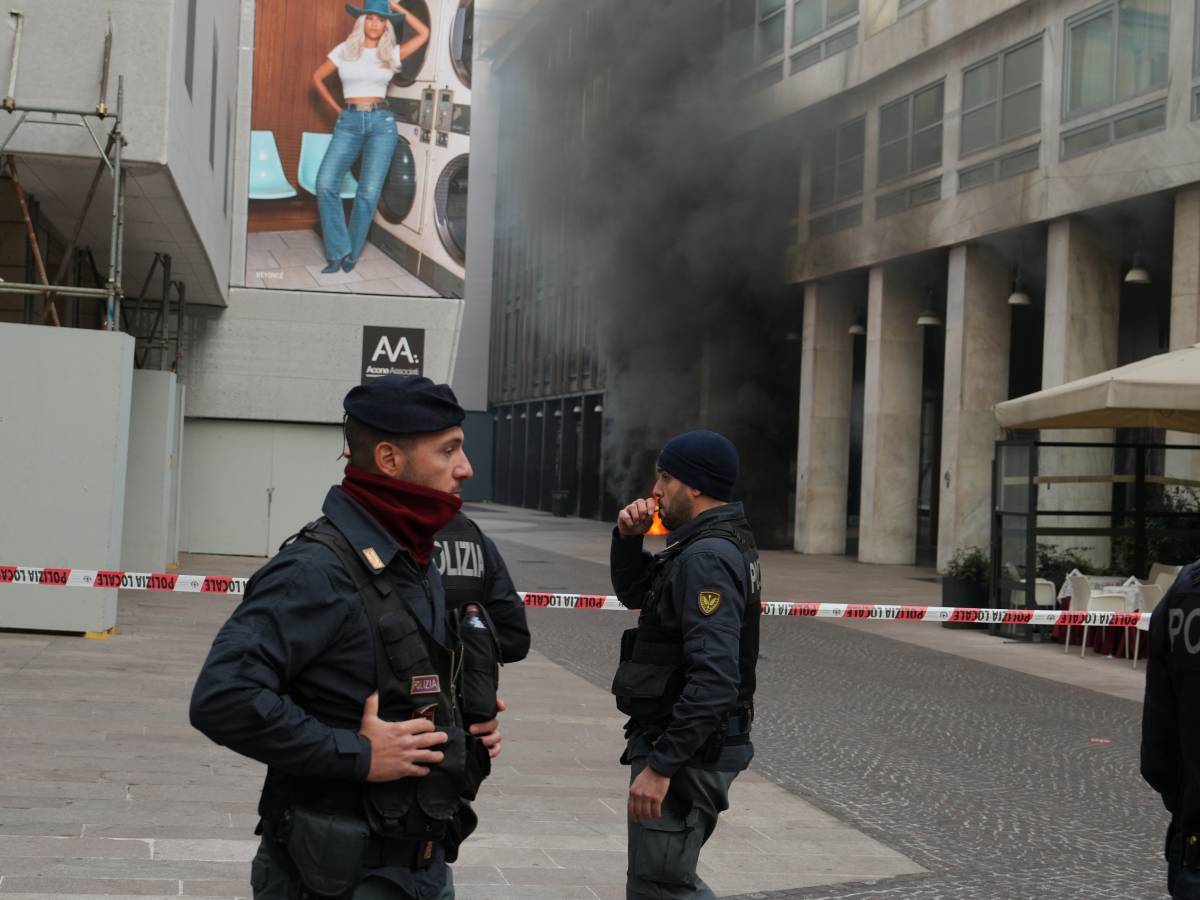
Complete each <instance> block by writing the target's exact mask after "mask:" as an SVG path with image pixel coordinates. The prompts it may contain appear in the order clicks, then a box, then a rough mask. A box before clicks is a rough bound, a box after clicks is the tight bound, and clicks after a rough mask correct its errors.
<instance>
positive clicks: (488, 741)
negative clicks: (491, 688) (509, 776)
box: [467, 697, 508, 759]
mask: <svg viewBox="0 0 1200 900" xmlns="http://www.w3.org/2000/svg"><path fill="white" fill-rule="evenodd" d="M496 709H497V710H498V711H499V712H504V711H505V710H506V709H508V704H506V703H505V702H504V701H503V700H501V699H500V698H499V697H497V698H496ZM467 730H468V731H469V732H471V734H473V735H475V737H477V738H479V743H481V744H483V746H485V747H487V751H488V756H490V757H491V758H492V759H495V758H496V757H497V756H499V755H500V741H501V737H500V720H499V719H491V720H489V721H487V722H479V723H478V724H475V725H472V726H471V727H470V728H468V729H467Z"/></svg>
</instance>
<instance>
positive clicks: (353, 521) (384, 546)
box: [191, 375, 503, 900]
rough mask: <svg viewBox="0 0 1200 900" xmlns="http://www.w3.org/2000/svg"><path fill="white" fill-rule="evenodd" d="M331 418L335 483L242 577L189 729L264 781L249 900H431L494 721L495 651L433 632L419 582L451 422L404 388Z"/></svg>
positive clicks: (458, 482) (440, 400)
mask: <svg viewBox="0 0 1200 900" xmlns="http://www.w3.org/2000/svg"><path fill="white" fill-rule="evenodd" d="M344 407H345V411H346V423H345V432H346V440H347V443H348V445H349V450H350V462H349V464H348V465H347V466H346V473H345V479H344V481H343V482H342V483H341V484H340V485H338V486H335V487H333V488H331V489H330V491H329V493H328V494H327V495H326V498H325V504H324V507H323V512H324V516H322V517H321V518H320V519H318V520H316V521H315V522H313V523H311V524H309V525H307V526H305V528H304V529H303V530H302V531H301V532H300V533H299V535H297V536H296V537H295V538H294V539H293V540H291V541H290V542H289V543H287V544H285V545H284V547H283V548H281V550H280V552H279V553H278V554H277V555H276V556H275V557H274V558H272V559H271V560H270V561H269V562H267V564H266V565H265V566H263V568H262V569H260V570H259V571H258V572H257V573H256V574H255V575H254V577H253V578H251V579H250V582H249V583H248V585H247V587H246V595H245V598H244V599H243V601H242V603H241V604H240V605H239V606H238V608H237V609H236V610H235V611H234V613H233V615H232V616H231V617H230V619H229V621H228V622H226V623H225V625H224V626H223V627H222V628H221V630H220V632H219V633H218V635H217V637H216V640H215V641H214V642H213V646H212V650H211V652H210V653H209V656H208V659H207V660H206V661H205V663H204V667H203V669H202V670H201V672H200V676H199V678H198V680H197V682H196V686H195V690H194V692H193V695H192V703H191V721H192V724H193V725H194V726H195V727H196V728H198V729H199V730H200V731H202V732H204V734H206V735H208V737H210V738H211V739H212V740H214V741H216V742H217V743H219V744H222V745H224V746H226V747H229V748H230V749H232V750H235V751H237V752H238V753H241V754H243V755H245V756H249V757H251V758H253V759H256V760H259V761H260V762H263V763H266V765H267V767H268V768H267V778H266V782H265V784H264V786H263V792H262V797H261V799H260V801H259V814H260V815H261V822H260V825H259V830H258V831H259V833H261V834H262V844H261V846H260V848H259V852H258V855H257V856H256V857H255V859H254V861H253V863H252V865H251V884H252V886H253V888H254V896H255V897H256V898H296V897H355V898H368V897H370V898H374V897H378V898H397V900H427V898H439V900H446V898H452V897H453V896H454V886H453V878H452V877H451V874H450V870H449V868H448V866H447V863H448V862H452V861H453V860H454V859H455V858H456V857H457V850H458V846H459V844H460V843H461V842H462V840H463V839H464V838H465V837H466V836H467V835H468V834H469V833H470V831H471V830H472V829H473V828H474V825H475V817H474V814H473V813H472V811H471V808H470V805H469V802H468V801H469V800H470V799H472V798H473V797H474V795H475V792H476V790H477V789H478V787H479V784H480V783H481V781H482V780H483V778H484V777H486V775H487V773H488V771H489V770H490V758H491V757H494V756H495V755H496V754H498V753H499V750H500V733H499V731H498V730H497V722H496V717H497V714H498V713H499V711H500V710H502V709H503V703H502V702H501V701H499V700H498V699H497V698H496V693H495V692H496V665H497V662H498V660H497V657H498V654H499V650H498V647H497V645H496V640H495V636H494V633H493V632H492V631H490V630H486V631H484V632H482V633H479V632H470V633H468V632H466V631H464V630H463V623H462V622H461V621H459V616H457V615H455V614H450V615H448V614H447V609H446V600H445V595H444V593H443V590H442V583H441V579H440V578H439V576H438V573H437V570H436V568H435V567H433V566H432V565H430V559H431V557H432V555H433V552H434V536H435V535H436V534H437V532H438V531H439V530H441V529H442V528H444V527H445V526H446V525H447V524H448V523H449V522H450V521H451V520H452V519H453V518H454V516H455V514H456V513H457V512H458V510H459V507H460V506H461V505H462V501H461V497H460V492H461V487H462V483H463V482H464V481H465V480H466V479H468V478H470V477H471V474H472V473H471V464H470V462H469V460H468V459H467V456H466V454H465V453H464V452H463V431H462V428H461V427H460V426H461V423H462V420H463V418H464V413H463V410H462V407H461V406H459V404H458V402H457V400H456V399H455V397H454V394H453V392H452V391H451V390H450V388H449V387H448V386H447V385H437V384H434V383H433V382H431V381H430V380H429V379H427V378H422V377H417V376H395V375H389V376H385V377H383V378H380V379H378V380H377V381H373V382H370V383H369V384H366V385H363V386H360V387H356V388H354V389H353V390H351V391H350V393H349V394H348V395H347V396H346V399H345V402H344ZM483 618H484V619H485V620H486V612H485V613H484V614H483ZM456 663H457V664H456Z"/></svg>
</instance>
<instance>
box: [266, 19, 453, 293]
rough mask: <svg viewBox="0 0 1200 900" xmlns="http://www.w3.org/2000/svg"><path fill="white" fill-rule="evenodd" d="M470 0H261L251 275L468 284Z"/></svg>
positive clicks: (381, 289)
mask: <svg viewBox="0 0 1200 900" xmlns="http://www.w3.org/2000/svg"><path fill="white" fill-rule="evenodd" d="M473 37H474V0H352V2H349V3H346V2H340V0H259V2H258V3H257V4H256V11H255V48H254V84H253V106H252V110H251V137H250V140H251V147H250V188H249V197H250V200H249V214H248V225H247V231H248V234H247V241H246V271H245V286H246V287H256V288H278V289H284V290H312V291H335V292H349V293H362V294H380V295H402V296H409V297H412V296H440V297H461V296H462V295H463V278H464V275H465V265H466V253H467V235H466V226H467V186H468V181H469V175H470V141H471V72H472V51H473Z"/></svg>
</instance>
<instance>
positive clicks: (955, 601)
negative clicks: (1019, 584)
mask: <svg viewBox="0 0 1200 900" xmlns="http://www.w3.org/2000/svg"><path fill="white" fill-rule="evenodd" d="M990 581H991V561H990V560H989V559H988V555H987V553H986V552H985V551H984V550H983V549H981V548H979V547H963V548H960V549H959V550H957V551H955V553H954V556H952V557H950V561H949V562H948V563H946V570H945V572H943V573H942V606H957V607H971V608H974V609H979V608H980V607H984V606H987V602H988V584H989V582H990ZM942 625H943V626H944V627H946V628H972V627H975V623H973V622H943V623H942Z"/></svg>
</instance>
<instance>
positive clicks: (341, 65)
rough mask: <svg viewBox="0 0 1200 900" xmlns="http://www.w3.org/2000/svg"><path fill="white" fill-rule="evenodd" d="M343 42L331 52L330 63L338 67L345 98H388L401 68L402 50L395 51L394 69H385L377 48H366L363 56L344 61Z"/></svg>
mask: <svg viewBox="0 0 1200 900" xmlns="http://www.w3.org/2000/svg"><path fill="white" fill-rule="evenodd" d="M345 46H346V44H345V42H344V41H343V42H342V43H340V44H338V45H337V46H336V47H334V48H333V49H332V50H330V51H329V61H330V62H332V63H333V64H334V65H335V66H337V70H338V77H339V78H341V79H342V96H343V97H386V96H387V87H388V84H389V83H390V82H391V80H392V76H393V75H394V74H395V69H399V68H400V48H399V47H397V48H396V50H395V62H394V64H393V65H394V68H393V69H385V68H384V67H383V66H381V65H380V64H379V51H378V50H377V49H376V48H375V47H364V48H363V52H362V56H360V57H359V58H358V59H356V60H354V61H353V62H350V61H348V60H345V59H342V48H343V47H345Z"/></svg>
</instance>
